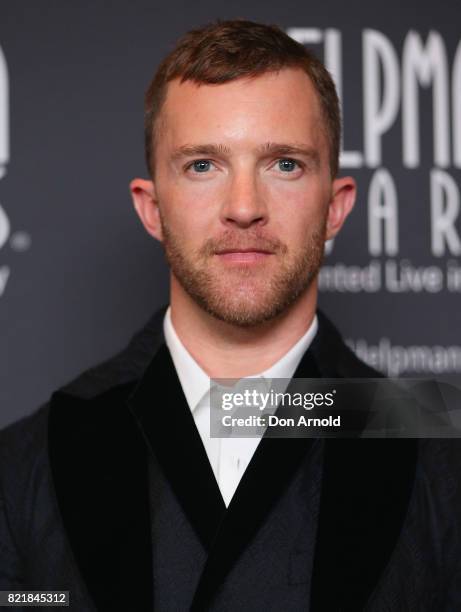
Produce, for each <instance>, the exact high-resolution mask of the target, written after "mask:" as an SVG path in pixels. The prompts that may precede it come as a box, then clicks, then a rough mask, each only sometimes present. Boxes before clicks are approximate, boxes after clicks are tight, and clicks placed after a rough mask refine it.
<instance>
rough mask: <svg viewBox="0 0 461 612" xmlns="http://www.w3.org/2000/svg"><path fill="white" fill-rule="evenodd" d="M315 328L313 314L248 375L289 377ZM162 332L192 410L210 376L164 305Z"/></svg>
mask: <svg viewBox="0 0 461 612" xmlns="http://www.w3.org/2000/svg"><path fill="white" fill-rule="evenodd" d="M317 329H318V321H317V315H315V316H314V319H313V320H312V323H311V324H310V326H309V329H308V330H307V331H306V333H305V334H304V335H303V336H302V337H301V338H300V339H299V340H298V341H297V342H296V344H294V345H293V346H292V347H291V348H290V350H289V351H288V352H287V353H285V355H283V357H281V358H280V359H279V360H278V361H277V362H276V363H274V364H273V365H272V366H271V367H270V368H268V369H267V370H264V372H261V373H260V374H254V375H252V376H249V377H248V378H271V379H272V378H292V376H293V374H294V373H295V371H296V368H297V367H298V364H299V362H300V361H301V358H302V356H303V355H304V353H305V352H306V351H307V349H308V348H309V345H310V344H311V342H312V340H313V339H314V336H315V334H316V333H317ZM163 333H164V335H165V342H166V345H167V347H168V349H169V351H170V354H171V358H172V360H173V363H174V366H175V368H176V372H177V374H178V378H179V382H180V383H181V386H182V388H183V391H184V395H185V396H186V400H187V403H188V405H189V408H190V409H191V411H192V412H193V411H194V410H195V408H196V407H197V405H198V403H199V402H200V400H201V399H202V398H203V396H204V395H205V394H206V393H207V392H209V390H210V377H209V376H208V375H207V374H206V372H205V371H204V370H203V369H202V368H201V367H200V366H199V364H198V363H197V362H196V361H195V359H194V358H193V357H192V355H191V354H190V353H189V351H188V350H187V349H186V347H185V346H184V344H183V343H182V342H181V340H180V339H179V337H178V335H177V333H176V331H175V329H174V327H173V323H172V321H171V309H170V307H168V309H167V311H166V313H165V317H164V319H163Z"/></svg>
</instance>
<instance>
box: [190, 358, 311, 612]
mask: <svg viewBox="0 0 461 612" xmlns="http://www.w3.org/2000/svg"><path fill="white" fill-rule="evenodd" d="M295 377H298V378H318V377H320V372H319V369H318V367H317V364H316V362H315V359H314V358H313V354H312V352H311V351H307V352H306V353H305V354H304V356H303V358H302V360H301V362H300V364H299V366H298V368H297V370H296V372H295ZM314 441H315V440H314V439H312V438H310V439H309V438H304V439H302V438H298V439H283V438H277V439H276V438H271V437H269V436H267V435H266V436H264V437H263V439H262V440H261V442H260V443H259V445H258V447H257V449H256V451H255V454H254V456H253V458H252V460H251V462H250V464H249V466H248V468H247V470H246V471H245V473H244V475H243V477H242V480H241V481H240V483H239V486H238V487H237V490H236V492H235V494H234V496H233V498H232V501H231V503H230V505H229V507H228V509H227V512H226V514H225V516H224V520H223V521H222V524H221V525H220V527H219V530H218V531H217V533H216V537H215V540H214V543H213V547H212V548H211V550H210V553H209V555H208V559H207V562H206V565H205V568H204V571H203V573H202V576H201V579H200V581H199V584H198V587H197V590H196V593H195V597H194V601H193V604H192V608H191V610H192V611H199V610H205V609H207V606H208V605H209V603H210V602H211V600H212V599H213V596H214V595H215V593H216V591H217V589H218V588H219V585H220V584H222V582H223V580H224V578H225V576H226V575H227V574H228V572H229V571H230V569H231V568H232V566H233V565H234V563H235V562H236V561H237V559H238V557H239V556H240V554H241V553H242V551H243V550H244V549H245V548H246V547H247V546H248V545H249V543H250V542H251V539H252V538H253V536H254V535H255V534H256V532H257V530H258V529H259V528H260V526H261V525H262V524H263V523H264V521H265V520H266V518H267V516H268V515H269V513H270V511H271V510H272V508H273V507H274V505H275V504H276V503H277V501H278V500H279V499H280V497H281V496H282V495H283V493H284V491H285V489H286V488H287V486H288V484H289V483H290V480H291V478H292V477H293V476H294V474H295V472H296V470H297V469H298V468H299V466H300V464H301V463H302V461H303V460H304V458H305V457H306V455H307V454H308V453H309V451H310V450H311V448H312V445H313V443H314Z"/></svg>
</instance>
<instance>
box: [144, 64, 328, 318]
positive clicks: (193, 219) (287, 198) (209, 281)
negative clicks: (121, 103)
mask: <svg viewBox="0 0 461 612" xmlns="http://www.w3.org/2000/svg"><path fill="white" fill-rule="evenodd" d="M323 126H324V119H323V117H322V115H321V109H320V103H319V101H318V98H317V94H316V92H315V90H314V87H313V85H312V83H311V81H310V79H309V78H308V76H307V75H306V74H305V73H304V72H302V71H301V70H298V69H284V70H281V71H280V72H278V73H275V72H270V73H266V74H264V75H262V76H258V77H256V78H253V79H238V80H235V81H231V82H228V83H225V84H219V85H197V84H195V83H193V82H190V81H186V82H184V83H182V84H180V83H179V81H178V80H176V81H172V82H171V83H170V84H169V86H168V93H167V97H166V100H165V103H164V106H163V108H162V110H161V113H160V117H159V121H158V123H157V134H156V149H155V178H154V184H153V201H154V202H155V204H156V214H157V215H158V217H159V218H158V228H157V229H155V227H154V226H155V222H154V225H153V226H152V227H151V228H150V231H151V233H153V234H154V235H156V237H157V238H159V239H160V240H161V241H162V242H163V245H164V248H165V254H166V257H167V260H168V262H169V264H170V267H171V271H172V284H176V283H177V284H178V285H177V288H178V289H179V290H184V291H186V292H187V294H188V295H189V296H191V297H192V298H193V299H194V300H195V302H196V303H198V304H199V305H200V306H201V307H202V308H204V309H205V310H206V311H207V312H209V313H211V314H212V315H213V316H215V317H217V318H218V319H221V320H224V321H227V322H228V323H232V324H234V325H239V326H254V325H257V324H259V323H262V322H264V321H267V320H270V319H272V318H274V317H275V316H277V315H278V314H280V313H281V312H283V311H284V310H285V309H286V308H288V306H290V305H291V304H292V303H293V302H294V301H295V300H296V299H297V298H299V296H300V295H302V294H303V293H304V292H305V291H306V290H308V288H309V287H310V285H311V283H312V281H313V279H314V278H315V276H316V274H317V272H318V270H319V267H320V264H321V259H322V255H323V249H324V242H325V239H326V227H327V215H328V207H329V203H330V201H331V198H332V181H331V177H330V167H329V149H328V142H327V138H326V135H325V132H324V127H323Z"/></svg>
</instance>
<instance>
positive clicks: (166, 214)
mask: <svg viewBox="0 0 461 612" xmlns="http://www.w3.org/2000/svg"><path fill="white" fill-rule="evenodd" d="M158 198H159V206H160V210H161V215H162V218H163V219H164V221H165V223H167V224H168V226H169V227H170V229H171V231H173V232H175V234H176V236H177V237H179V238H180V239H181V240H184V242H186V243H201V242H203V239H204V237H205V238H206V237H207V236H209V235H210V233H211V227H212V226H213V221H215V218H216V210H217V202H218V193H217V190H216V188H214V189H213V188H212V187H211V185H204V184H203V183H202V184H194V185H192V187H191V186H190V185H188V186H187V189H185V188H184V186H183V185H181V181H180V180H179V181H175V182H171V183H170V184H169V185H166V184H163V185H162V187H161V188H160V189H158Z"/></svg>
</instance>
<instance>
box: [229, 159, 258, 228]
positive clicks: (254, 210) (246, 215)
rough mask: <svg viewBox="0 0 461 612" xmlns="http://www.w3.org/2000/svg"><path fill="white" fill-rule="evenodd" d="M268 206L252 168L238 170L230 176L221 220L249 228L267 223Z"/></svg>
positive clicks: (230, 224)
mask: <svg viewBox="0 0 461 612" xmlns="http://www.w3.org/2000/svg"><path fill="white" fill-rule="evenodd" d="M267 216H268V215H267V206H266V203H265V201H264V198H263V194H262V193H261V185H258V181H257V177H256V176H255V174H254V173H253V172H251V171H250V170H240V171H236V172H235V173H234V174H233V176H232V177H231V178H230V183H229V187H228V189H227V192H226V195H225V200H224V202H223V206H222V209H221V221H222V222H223V223H224V224H225V225H228V226H234V227H235V226H237V227H240V228H247V227H250V226H252V225H264V224H265V223H267Z"/></svg>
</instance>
